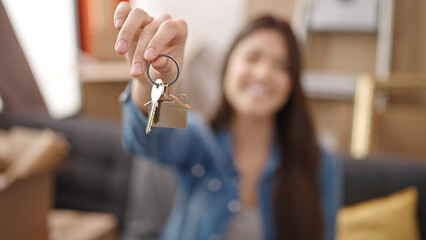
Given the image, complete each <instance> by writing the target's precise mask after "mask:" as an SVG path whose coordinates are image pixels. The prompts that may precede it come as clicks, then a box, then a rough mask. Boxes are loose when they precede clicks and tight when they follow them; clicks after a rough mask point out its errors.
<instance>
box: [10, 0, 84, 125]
mask: <svg viewBox="0 0 426 240" xmlns="http://www.w3.org/2000/svg"><path fill="white" fill-rule="evenodd" d="M2 2H3V4H4V6H5V9H6V11H7V13H8V16H9V18H10V21H11V23H12V26H13V28H14V30H15V33H16V35H17V38H18V41H19V43H20V45H21V47H22V49H23V51H24V54H25V56H26V58H27V61H28V63H29V66H30V68H31V71H32V73H33V75H34V78H35V79H36V82H37V84H38V86H39V88H40V91H41V94H42V96H43V98H44V100H45V102H46V105H47V108H48V110H49V113H50V114H51V115H52V116H53V117H65V116H68V115H71V114H74V113H75V112H77V111H78V110H79V108H80V106H81V100H80V92H79V80H78V72H77V65H76V61H77V53H78V50H77V37H76V26H75V19H74V18H75V10H74V1H73V0H60V1H57V0H56V1H55V0H38V1H34V0H2Z"/></svg>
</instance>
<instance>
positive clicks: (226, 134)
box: [216, 129, 281, 182]
mask: <svg viewBox="0 0 426 240" xmlns="http://www.w3.org/2000/svg"><path fill="white" fill-rule="evenodd" d="M216 139H217V142H218V143H219V147H220V148H221V149H222V150H223V152H224V154H225V156H226V157H225V159H223V160H224V164H225V166H227V168H228V169H229V170H230V171H231V174H232V176H233V177H235V176H238V172H237V169H236V167H235V164H234V160H233V159H234V145H233V141H232V138H231V134H230V131H229V129H222V130H219V131H218V132H217V134H216ZM280 158H281V153H280V151H279V140H278V134H277V133H275V135H274V141H273V146H272V148H271V150H270V153H269V159H268V162H267V163H266V166H265V168H264V170H263V175H262V182H263V181H266V180H268V179H270V178H271V177H272V176H273V175H274V173H275V171H276V169H277V167H278V165H279V162H280Z"/></svg>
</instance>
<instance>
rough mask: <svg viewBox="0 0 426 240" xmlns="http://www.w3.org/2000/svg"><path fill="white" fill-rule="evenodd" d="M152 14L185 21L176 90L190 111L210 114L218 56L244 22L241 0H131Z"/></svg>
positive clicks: (217, 93)
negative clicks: (181, 68)
mask: <svg viewBox="0 0 426 240" xmlns="http://www.w3.org/2000/svg"><path fill="white" fill-rule="evenodd" d="M131 3H132V4H133V6H135V7H140V8H142V9H144V10H145V11H147V12H148V13H149V14H151V15H152V16H158V15H160V14H162V13H169V14H170V15H172V17H173V18H182V19H184V20H185V21H186V22H187V23H188V41H187V44H186V51H185V64H184V72H183V75H182V78H181V80H179V81H178V83H179V84H180V88H179V89H178V93H181V92H183V93H186V94H187V95H188V102H189V103H190V104H191V105H192V107H193V109H194V110H198V111H200V112H202V113H203V114H205V115H211V114H212V111H214V108H215V106H216V105H217V103H218V101H219V100H220V99H219V97H220V88H219V86H220V76H219V74H220V69H221V67H222V58H223V56H224V54H225V52H226V50H227V48H228V46H229V44H230V43H231V41H232V40H233V38H234V36H235V35H236V34H237V33H238V32H239V30H240V28H241V27H242V26H243V25H244V24H245V22H246V1H245V0H232V1H229V0H179V1H176V0H155V1H152V0H133V1H131Z"/></svg>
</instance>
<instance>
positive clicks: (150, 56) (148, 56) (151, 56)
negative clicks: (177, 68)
mask: <svg viewBox="0 0 426 240" xmlns="http://www.w3.org/2000/svg"><path fill="white" fill-rule="evenodd" d="M154 57H155V50H154V48H148V50H146V52H145V54H144V58H145V59H146V60H154Z"/></svg>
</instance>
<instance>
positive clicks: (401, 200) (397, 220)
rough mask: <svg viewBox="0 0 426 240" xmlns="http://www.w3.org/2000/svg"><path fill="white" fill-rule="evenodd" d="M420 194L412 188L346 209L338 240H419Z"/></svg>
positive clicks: (340, 220)
mask: <svg viewBox="0 0 426 240" xmlns="http://www.w3.org/2000/svg"><path fill="white" fill-rule="evenodd" d="M417 199H418V191H417V188H415V187H410V188H407V189H405V190H402V191H400V192H397V193H394V194H391V195H389V196H386V197H382V198H377V199H373V200H369V201H365V202H361V203H358V204H355V205H352V206H348V207H344V208H342V209H341V210H340V211H339V213H338V216H337V238H336V239H337V240H364V239H373V240H419V239H420V233H419V228H418V221H417V212H416V211H417Z"/></svg>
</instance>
